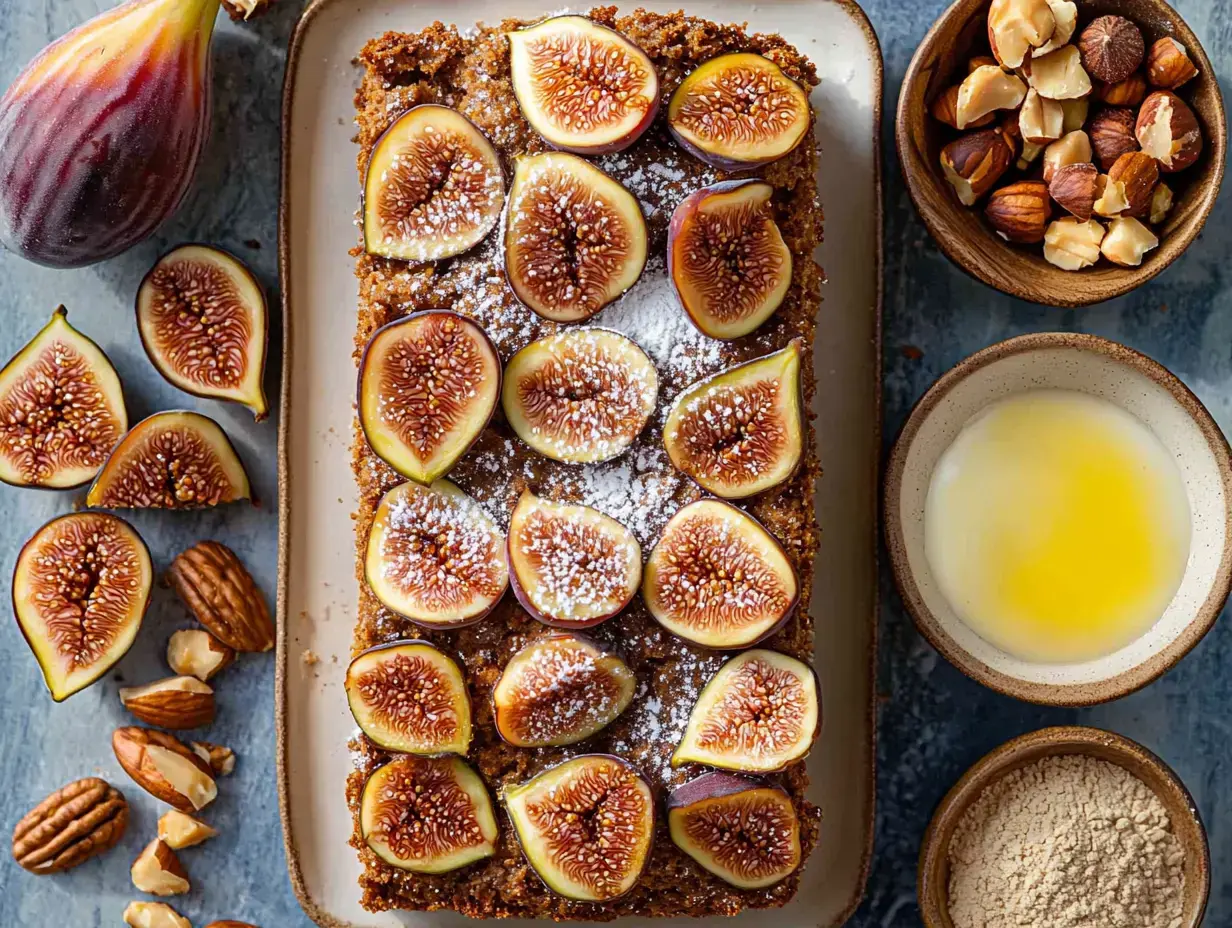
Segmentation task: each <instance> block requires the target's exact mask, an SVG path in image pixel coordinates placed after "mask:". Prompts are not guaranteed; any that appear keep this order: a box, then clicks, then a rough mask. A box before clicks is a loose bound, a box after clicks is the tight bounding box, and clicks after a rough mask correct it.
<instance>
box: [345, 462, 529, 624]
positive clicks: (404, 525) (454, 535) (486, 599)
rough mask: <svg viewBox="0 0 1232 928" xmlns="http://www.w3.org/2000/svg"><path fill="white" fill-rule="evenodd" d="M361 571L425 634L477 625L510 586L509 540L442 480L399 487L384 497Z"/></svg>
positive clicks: (391, 606)
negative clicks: (426, 628) (441, 629)
mask: <svg viewBox="0 0 1232 928" xmlns="http://www.w3.org/2000/svg"><path fill="white" fill-rule="evenodd" d="M364 571H365V574H366V576H367V579H368V587H369V588H370V589H371V590H372V592H373V594H374V595H375V596H376V598H377V599H379V600H380V601H381V602H382V603H383V604H384V605H385V606H386V607H387V608H388V609H390V610H392V611H394V612H396V613H398V614H399V615H402V616H405V617H406V618H408V619H410V620H411V621H412V622H416V623H418V624H420V625H423V626H426V627H428V628H442V627H444V628H448V627H454V626H460V625H470V624H471V623H473V622H478V621H479V620H480V619H482V618H483V617H484V616H486V615H487V614H488V613H489V612H491V611H492V610H493V609H494V608H496V604H497V603H498V602H500V599H501V597H502V596H504V595H505V588H506V587H507V586H508V585H509V569H508V566H507V563H506V560H505V536H504V533H502V532H501V530H500V527H499V526H498V525H497V524H496V521H495V520H494V519H493V518H492V517H491V516H490V515H488V514H487V513H486V512H485V511H484V510H483V507H481V506H480V505H479V504H478V503H477V502H475V500H473V499H471V497H469V496H467V495H466V494H465V493H463V492H462V490H460V489H458V487H457V486H455V485H454V484H452V483H450V482H449V481H448V480H444V479H441V480H437V481H436V482H435V483H433V484H432V486H430V487H425V486H422V485H420V484H418V483H414V482H408V483H402V484H399V485H398V486H396V487H394V488H393V489H392V490H390V491H389V492H388V493H386V494H385V495H384V496H383V497H381V501H380V503H379V504H378V505H377V508H376V513H375V515H374V516H373V519H372V527H371V529H370V530H369V533H368V550H367V554H366V556H365V559H364Z"/></svg>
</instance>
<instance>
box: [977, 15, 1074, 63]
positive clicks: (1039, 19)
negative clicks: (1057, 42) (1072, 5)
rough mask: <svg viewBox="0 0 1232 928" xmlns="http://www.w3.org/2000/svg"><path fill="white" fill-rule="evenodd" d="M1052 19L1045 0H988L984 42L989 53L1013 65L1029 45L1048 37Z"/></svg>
mask: <svg viewBox="0 0 1232 928" xmlns="http://www.w3.org/2000/svg"><path fill="white" fill-rule="evenodd" d="M1056 25H1057V23H1056V19H1055V17H1054V16H1053V13H1052V7H1050V6H1049V5H1048V2H1047V0H992V4H991V5H990V6H989V8H988V43H989V45H991V46H992V53H993V56H994V57H995V58H996V59H997V61H998V62H1000V63H1001V64H1002V65H1003V66H1005V67H1007V68H1017V67H1019V66H1021V65H1022V62H1023V59H1025V58H1026V57H1027V54H1028V53H1029V52H1030V51H1031V50H1032V49H1033V48H1039V47H1040V46H1041V45H1043V44H1045V43H1046V42H1048V40H1049V39H1051V38H1052V34H1053V32H1055V31H1056Z"/></svg>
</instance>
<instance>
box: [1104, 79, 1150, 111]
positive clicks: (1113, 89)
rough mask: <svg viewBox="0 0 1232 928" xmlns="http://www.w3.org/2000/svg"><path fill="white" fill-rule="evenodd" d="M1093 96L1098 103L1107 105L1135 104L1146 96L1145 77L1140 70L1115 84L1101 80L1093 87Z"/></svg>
mask: <svg viewBox="0 0 1232 928" xmlns="http://www.w3.org/2000/svg"><path fill="white" fill-rule="evenodd" d="M1094 96H1095V99H1096V100H1098V101H1099V102H1100V103H1107V104H1108V105H1109V106H1137V105H1138V104H1139V103H1141V102H1142V99H1143V97H1145V96H1146V77H1144V76H1143V74H1142V72H1141V71H1135V72H1134V73H1133V74H1131V75H1129V77H1127V78H1125V80H1123V81H1117V82H1116V83H1115V84H1105V83H1103V82H1102V81H1101V82H1100V83H1099V85H1098V86H1097V87H1096V88H1095V92H1094Z"/></svg>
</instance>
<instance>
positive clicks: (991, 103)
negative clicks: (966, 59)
mask: <svg viewBox="0 0 1232 928" xmlns="http://www.w3.org/2000/svg"><path fill="white" fill-rule="evenodd" d="M1026 94H1027V85H1026V84H1024V83H1023V82H1022V81H1021V80H1019V79H1018V77H1017V76H1016V75H1014V74H1009V73H1007V72H1005V71H1002V70H1001V69H1000V68H998V67H994V66H991V65H989V66H987V67H983V68H976V69H975V70H974V71H972V72H971V73H970V74H968V75H967V76H966V77H965V78H964V79H963V82H962V84H961V85H960V86H959V88H958V102H957V103H956V105H955V121H956V127H957V128H959V129H966V128H967V127H968V126H971V125H974V123H975V122H976V120H978V119H983V118H984V117H985V116H987V115H988V114H989V113H991V112H993V111H994V110H1012V109H1014V108H1015V107H1016V106H1018V105H1019V104H1020V103H1022V100H1023V97H1025V96H1026Z"/></svg>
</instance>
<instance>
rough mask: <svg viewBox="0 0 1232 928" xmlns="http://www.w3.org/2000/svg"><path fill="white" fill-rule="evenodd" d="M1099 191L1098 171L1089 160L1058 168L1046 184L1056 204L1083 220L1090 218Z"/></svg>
mask: <svg viewBox="0 0 1232 928" xmlns="http://www.w3.org/2000/svg"><path fill="white" fill-rule="evenodd" d="M1099 192H1100V191H1099V171H1098V170H1096V168H1095V165H1093V164H1091V163H1090V162H1089V161H1085V162H1079V163H1077V164H1067V165H1064V166H1062V167H1060V168H1058V169H1057V171H1056V173H1055V174H1053V176H1052V180H1051V181H1050V182H1049V184H1048V193H1049V195H1051V196H1052V198H1053V199H1054V200H1056V201H1057V203H1058V205H1060V207H1061V208H1062V209H1064V210H1066V211H1067V212H1069V213H1070V214H1072V215H1074V216H1077V217H1078V218H1079V219H1081V220H1082V221H1083V222H1086V221H1087V220H1088V219H1090V218H1091V211H1092V210H1093V209H1094V208H1095V200H1096V198H1098V196H1099Z"/></svg>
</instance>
